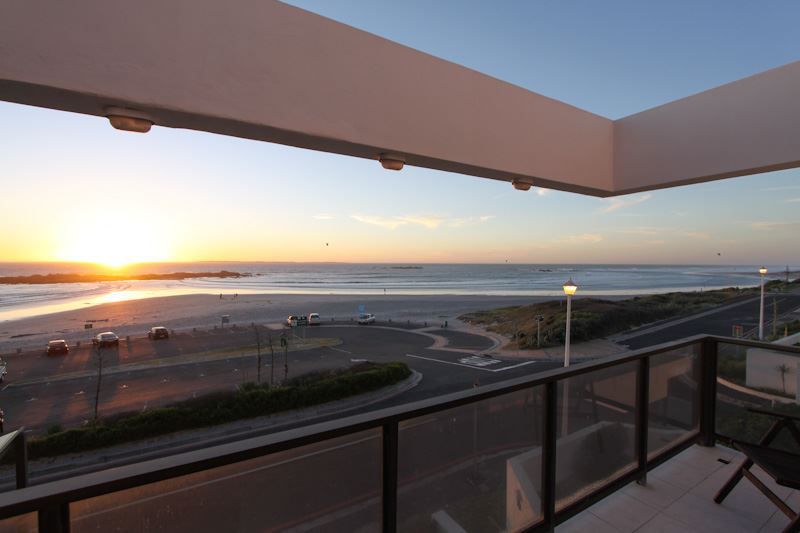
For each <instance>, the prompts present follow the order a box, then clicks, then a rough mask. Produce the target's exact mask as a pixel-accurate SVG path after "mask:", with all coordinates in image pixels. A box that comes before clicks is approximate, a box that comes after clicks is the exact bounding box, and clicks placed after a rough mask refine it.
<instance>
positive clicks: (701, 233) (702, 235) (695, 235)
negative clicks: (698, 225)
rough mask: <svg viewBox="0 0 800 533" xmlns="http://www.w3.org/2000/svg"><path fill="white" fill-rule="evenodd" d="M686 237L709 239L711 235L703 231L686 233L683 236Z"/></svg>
mask: <svg viewBox="0 0 800 533" xmlns="http://www.w3.org/2000/svg"><path fill="white" fill-rule="evenodd" d="M683 235H684V236H686V237H690V238H692V239H710V238H711V235H709V234H708V233H706V232H705V231H687V232H686V233H684V234H683Z"/></svg>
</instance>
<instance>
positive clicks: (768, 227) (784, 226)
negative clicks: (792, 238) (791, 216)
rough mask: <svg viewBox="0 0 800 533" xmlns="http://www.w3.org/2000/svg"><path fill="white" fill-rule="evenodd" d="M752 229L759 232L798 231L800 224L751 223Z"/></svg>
mask: <svg viewBox="0 0 800 533" xmlns="http://www.w3.org/2000/svg"><path fill="white" fill-rule="evenodd" d="M752 228H753V229H760V230H771V229H794V228H798V229H800V222H753V224H752Z"/></svg>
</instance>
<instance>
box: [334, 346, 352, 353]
mask: <svg viewBox="0 0 800 533" xmlns="http://www.w3.org/2000/svg"><path fill="white" fill-rule="evenodd" d="M328 348H330V349H331V350H336V351H337V352H342V353H350V354H351V353H353V352H348V351H347V350H342V349H341V348H334V347H333V346H328Z"/></svg>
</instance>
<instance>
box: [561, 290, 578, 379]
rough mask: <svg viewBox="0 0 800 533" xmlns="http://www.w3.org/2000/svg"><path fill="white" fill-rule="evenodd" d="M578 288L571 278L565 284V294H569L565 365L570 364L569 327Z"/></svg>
mask: <svg viewBox="0 0 800 533" xmlns="http://www.w3.org/2000/svg"><path fill="white" fill-rule="evenodd" d="M577 290H578V286H577V285H575V282H573V281H572V278H569V281H567V282H566V283H565V284H564V294H566V295H567V332H566V338H565V340H564V366H565V367H566V366H569V327H570V321H571V319H572V316H571V315H572V295H573V294H575V291H577Z"/></svg>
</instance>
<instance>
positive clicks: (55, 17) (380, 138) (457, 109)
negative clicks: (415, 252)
mask: <svg viewBox="0 0 800 533" xmlns="http://www.w3.org/2000/svg"><path fill="white" fill-rule="evenodd" d="M798 94H800V62H793V63H789V64H787V65H784V66H782V67H779V68H775V69H772V70H768V71H766V72H762V73H760V74H757V75H755V76H751V77H748V78H745V79H742V80H739V81H735V82H733V83H729V84H727V85H723V86H721V87H717V88H715V89H711V90H708V91H705V92H702V93H699V94H695V95H693V96H689V97H687V98H683V99H680V100H676V101H674V102H670V103H668V104H665V105H662V106H659V107H655V108H653V109H649V110H646V111H643V112H641V113H637V114H635V115H631V116H627V117H624V118H621V119H618V120H611V119H608V118H605V117H602V116H599V115H596V114H593V113H590V112H587V111H584V110H581V109H578V108H576V107H574V106H571V105H568V104H566V103H563V102H560V101H558V100H554V99H552V98H548V97H545V96H542V95H540V94H537V93H535V92H531V91H529V90H526V89H523V88H521V87H518V86H515V85H512V84H509V83H506V82H503V81H500V80H497V79H495V78H492V77H490V76H487V75H484V74H482V73H480V72H476V71H474V70H471V69H468V68H465V67H462V66H460V65H457V64H455V63H451V62H448V61H445V60H442V59H439V58H436V57H433V56H431V55H428V54H425V53H423V52H420V51H417V50H414V49H411V48H408V47H406V46H403V45H400V44H397V43H394V42H392V41H388V40H386V39H383V38H381V37H378V36H376V35H373V34H370V33H367V32H364V31H361V30H358V29H355V28H353V27H350V26H347V25H344V24H341V23H339V22H335V21H333V20H330V19H327V18H324V17H322V16H319V15H316V14H313V13H310V12H308V11H304V10H302V9H299V8H296V7H293V6H289V5H286V4H283V3H280V2H277V1H274V0H232V1H231V2H225V3H220V2H212V1H210V0H191V1H190V0H175V1H172V2H166V3H165V2H158V1H156V0H141V1H139V2H119V1H107V0H76V1H75V2H51V1H45V0H9V1H8V2H5V3H4V4H3V7H2V16H0V99H3V100H7V101H10V102H16V103H21V104H28V105H35V106H41V107H47V108H52V109H59V110H65V111H72V112H77V113H85V114H90V115H97V116H104V115H107V114H108V108H109V107H110V106H114V107H121V108H126V109H132V110H134V111H133V112H132V113H134V114H138V115H142V116H145V117H147V118H149V119H151V120H152V121H153V122H154V123H155V124H156V125H157V126H162V127H173V128H187V129H193V130H201V131H208V132H213V133H219V134H223V135H232V136H236V137H243V138H248V139H255V140H261V141H268V142H274V143H281V144H286V145H290V146H297V147H301V148H307V149H312V150H321V151H326V152H333V153H339V154H344V155H350V156H355V157H362V158H368V159H375V160H377V159H378V158H379V156H380V154H392V155H394V156H395V157H398V158H401V159H403V160H405V162H406V164H409V165H416V166H421V167H427V168H433V169H439V170H444V171H449V172H457V173H462V174H468V175H473V176H479V177H484V178H491V179H497V180H506V181H512V180H521V181H527V182H529V183H532V184H534V185H537V186H541V187H547V188H554V189H560V190H565V191H572V192H577V193H583V194H590V195H595V196H613V195H618V194H626V193H631V192H635V191H643V190H650V189H659V188H666V187H674V186H677V185H683V184H689V183H697V182H703V181H709V180H714V179H721V178H727V177H733V176H741V175H747V174H754V173H759V172H765V171H770V170H779V169H787V168H794V167H798V166H800V135H797V129H796V125H797V124H798V123H800V105H798V104H797V95H798Z"/></svg>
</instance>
